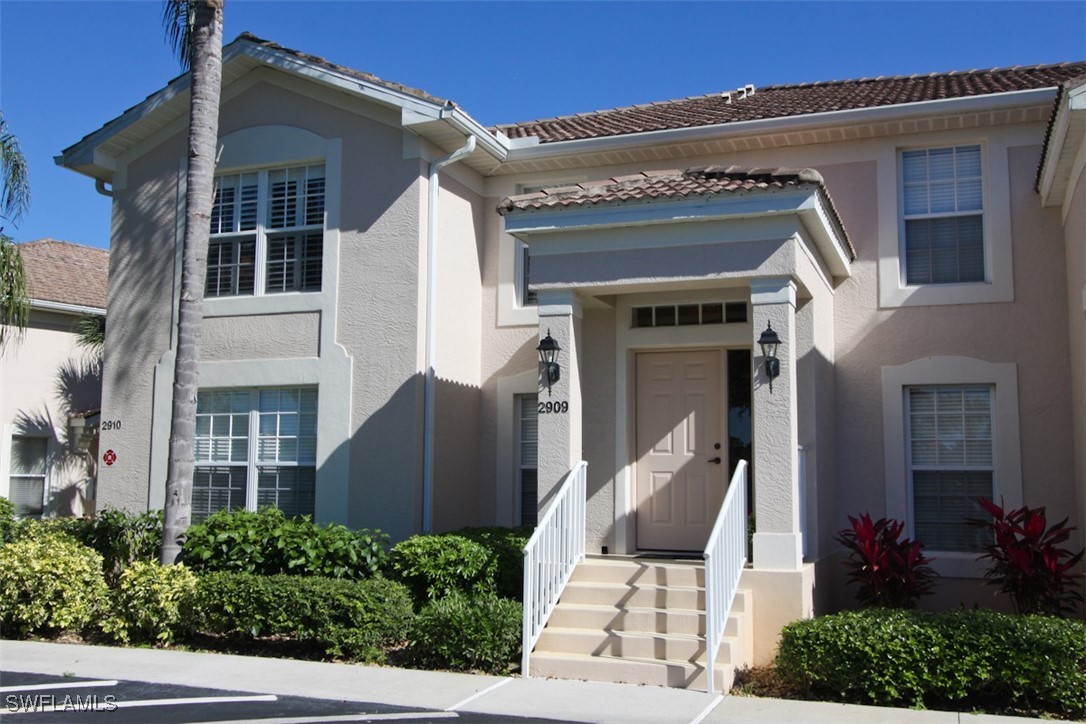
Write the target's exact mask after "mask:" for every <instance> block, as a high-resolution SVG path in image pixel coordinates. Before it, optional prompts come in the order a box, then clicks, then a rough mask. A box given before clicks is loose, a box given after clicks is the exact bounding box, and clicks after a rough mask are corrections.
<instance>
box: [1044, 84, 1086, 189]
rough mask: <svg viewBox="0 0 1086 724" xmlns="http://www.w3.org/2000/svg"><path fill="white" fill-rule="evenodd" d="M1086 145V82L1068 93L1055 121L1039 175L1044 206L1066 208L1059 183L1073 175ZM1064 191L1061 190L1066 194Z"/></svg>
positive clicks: (1058, 109)
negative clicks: (1076, 161)
mask: <svg viewBox="0 0 1086 724" xmlns="http://www.w3.org/2000/svg"><path fill="white" fill-rule="evenodd" d="M1084 145H1086V80H1081V81H1079V82H1078V83H1077V84H1074V85H1073V86H1072V87H1068V88H1066V89H1065V91H1064V93H1063V94H1062V96H1061V98H1060V103H1059V106H1058V107H1057V108H1056V109H1055V111H1054V115H1053V118H1052V131H1051V136H1050V137H1049V139H1048V144H1047V145H1046V147H1045V154H1044V157H1043V158H1042V159H1041V166H1040V171H1039V173H1038V175H1037V191H1038V193H1040V195H1041V203H1042V205H1043V206H1062V205H1063V204H1064V202H1065V198H1064V195H1065V194H1063V193H1060V192H1059V191H1058V190H1057V183H1056V182H1057V180H1059V179H1060V178H1062V177H1064V176H1066V177H1068V180H1069V178H1070V175H1071V174H1072V172H1073V167H1074V164H1075V160H1076V159H1077V158H1078V157H1079V156H1080V155H1081V154H1082V151H1083V146H1084ZM1062 188H1063V187H1060V189H1061V190H1062Z"/></svg>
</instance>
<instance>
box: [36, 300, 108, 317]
mask: <svg viewBox="0 0 1086 724" xmlns="http://www.w3.org/2000/svg"><path fill="white" fill-rule="evenodd" d="M30 307H31V308H32V309H41V310H43V311H47V312H61V313H64V314H93V315H95V316H98V317H104V316H106V310H105V309H104V308H103V307H92V306H88V305H86V304H71V303H69V302H54V301H52V300H49V299H31V300H30Z"/></svg>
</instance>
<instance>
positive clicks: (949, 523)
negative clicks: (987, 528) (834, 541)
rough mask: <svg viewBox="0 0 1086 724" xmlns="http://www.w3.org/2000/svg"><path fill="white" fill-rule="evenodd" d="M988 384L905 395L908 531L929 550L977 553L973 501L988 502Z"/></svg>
mask: <svg viewBox="0 0 1086 724" xmlns="http://www.w3.org/2000/svg"><path fill="white" fill-rule="evenodd" d="M992 396H993V390H992V388H991V387H990V386H987V385H983V386H980V385H978V386H961V387H959V386H916V387H909V388H907V391H906V400H905V404H906V409H907V413H906V414H907V415H908V423H907V435H908V443H907V455H908V465H909V477H910V481H911V483H912V505H913V533H914V535H915V537H916V538H917V539H919V540H921V541H923V542H924V545H926V546H927V547H929V548H931V549H934V550H942V551H978V550H981V549H982V548H983V546H984V544H985V532H984V530H983V529H981V528H975V527H972V526H969V525H967V524H966V519H968V518H980V517H983V515H984V511H983V510H982V509H981V508H980V506H979V505H977V498H981V497H984V498H989V499H991V498H993V497H994V489H993V475H994V471H995V455H994V450H993V436H992Z"/></svg>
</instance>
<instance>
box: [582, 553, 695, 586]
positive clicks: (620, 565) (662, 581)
mask: <svg viewBox="0 0 1086 724" xmlns="http://www.w3.org/2000/svg"><path fill="white" fill-rule="evenodd" d="M570 580H573V581H578V582H589V581H591V582H595V583H625V584H629V585H636V586H683V587H687V588H699V587H704V586H705V566H704V565H703V564H702V563H701V561H690V562H685V561H684V562H657V561H652V560H648V561H646V560H644V559H640V558H618V557H615V556H605V557H597V558H587V559H585V561H584V562H583V563H581V564H580V565H579V566H577V569H576V570H575V571H574V572H573V577H572V578H571V579H570Z"/></svg>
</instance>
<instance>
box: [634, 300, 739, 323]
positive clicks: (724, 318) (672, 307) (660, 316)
mask: <svg viewBox="0 0 1086 724" xmlns="http://www.w3.org/2000/svg"><path fill="white" fill-rule="evenodd" d="M632 314H633V316H632V319H631V322H630V324H631V326H633V327H675V326H679V327H684V326H691V325H701V324H741V323H745V322H746V321H747V303H746V302H707V303H705V304H678V305H676V304H660V305H657V306H655V307H634V308H633V310H632Z"/></svg>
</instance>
